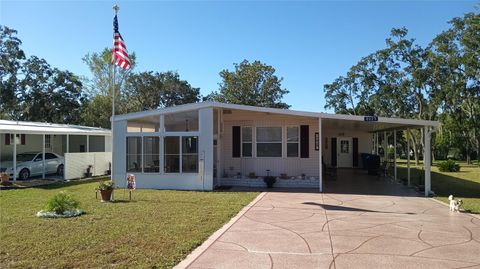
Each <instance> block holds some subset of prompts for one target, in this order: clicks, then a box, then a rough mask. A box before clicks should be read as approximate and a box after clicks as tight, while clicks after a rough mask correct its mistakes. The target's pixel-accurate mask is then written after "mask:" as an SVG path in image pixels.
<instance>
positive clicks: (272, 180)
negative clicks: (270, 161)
mask: <svg viewBox="0 0 480 269" xmlns="http://www.w3.org/2000/svg"><path fill="white" fill-rule="evenodd" d="M263 182H265V184H267V188H273V184H275V182H277V179H276V178H275V177H274V176H266V177H264V178H263Z"/></svg>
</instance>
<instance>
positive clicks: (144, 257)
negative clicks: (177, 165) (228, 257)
mask: <svg viewBox="0 0 480 269" xmlns="http://www.w3.org/2000/svg"><path fill="white" fill-rule="evenodd" d="M97 185H98V183H97V182H91V181H90V182H83V183H80V182H74V183H67V184H65V183H62V184H56V185H52V186H49V187H44V188H31V189H22V190H8V191H7V190H5V191H4V190H2V191H0V264H1V266H0V267H16V268H39V267H42V268H91V267H95V268H98V267H110V266H115V267H120V268H147V267H148V268H171V267H172V266H174V265H175V264H177V263H178V262H180V261H181V260H182V259H183V258H184V257H186V255H187V254H188V253H190V251H192V250H193V249H194V248H195V247H197V246H198V245H200V244H201V243H202V242H203V241H204V240H205V239H207V238H208V237H209V236H210V235H211V234H212V233H213V232H214V231H216V230H217V229H218V228H220V227H221V226H222V225H223V224H224V223H226V222H227V221H228V220H229V219H230V218H231V217H233V216H234V215H235V214H237V213H238V211H240V209H241V208H243V207H244V206H245V205H247V204H248V203H249V202H250V201H252V200H253V199H254V198H255V197H256V196H257V195H258V193H253V192H195V191H161V190H136V191H135V192H134V195H133V196H134V200H133V201H131V202H128V201H126V200H123V190H116V191H115V198H116V200H117V202H114V203H101V202H100V201H99V200H95V193H94V189H95V188H96V186H97ZM62 190H65V191H68V192H69V193H70V194H71V195H72V196H74V197H75V198H77V199H78V200H79V201H80V203H81V208H82V209H84V210H85V211H86V212H87V213H86V214H85V215H83V216H81V217H77V218H71V219H40V218H37V217H36V216H35V213H36V212H37V211H39V210H40V209H41V208H42V206H43V204H44V203H45V201H46V200H47V199H48V197H50V196H52V195H53V194H55V193H57V192H59V191H62ZM125 197H127V196H125ZM122 200H123V201H122Z"/></svg>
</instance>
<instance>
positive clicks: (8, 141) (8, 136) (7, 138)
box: [5, 134, 10, 145]
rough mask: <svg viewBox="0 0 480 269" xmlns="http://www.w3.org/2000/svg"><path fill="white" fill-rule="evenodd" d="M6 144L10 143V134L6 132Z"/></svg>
mask: <svg viewBox="0 0 480 269" xmlns="http://www.w3.org/2000/svg"><path fill="white" fill-rule="evenodd" d="M5 145H10V134H5Z"/></svg>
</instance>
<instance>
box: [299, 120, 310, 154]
mask: <svg viewBox="0 0 480 269" xmlns="http://www.w3.org/2000/svg"><path fill="white" fill-rule="evenodd" d="M308 142H309V139H308V125H300V158H308V157H309V146H308Z"/></svg>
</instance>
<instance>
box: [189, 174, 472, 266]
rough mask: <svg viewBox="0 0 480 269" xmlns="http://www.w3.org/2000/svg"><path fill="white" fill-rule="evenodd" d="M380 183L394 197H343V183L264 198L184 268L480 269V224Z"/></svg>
mask: <svg viewBox="0 0 480 269" xmlns="http://www.w3.org/2000/svg"><path fill="white" fill-rule="evenodd" d="M343 183H348V182H346V181H344V182H343ZM350 183H351V182H350ZM370 183H371V182H370ZM377 183H378V186H376V187H372V190H373V189H377V188H384V189H385V190H386V192H387V193H389V195H382V194H381V191H379V190H376V191H373V194H355V193H352V191H348V187H345V190H346V191H345V193H338V192H341V191H340V190H342V189H341V188H340V187H339V185H343V184H340V183H332V184H331V186H330V187H331V188H330V190H331V189H332V188H333V189H335V188H337V189H336V191H337V193H328V189H329V188H327V192H326V193H323V194H321V193H307V192H268V193H263V194H262V196H261V197H260V198H259V199H257V201H255V203H254V204H251V206H250V207H249V208H246V209H245V210H244V212H243V215H241V216H239V218H238V219H235V220H234V221H232V223H233V224H232V225H231V226H229V227H228V226H227V227H225V228H224V230H222V231H219V233H218V234H217V236H218V238H213V239H212V240H210V242H208V243H207V244H206V245H204V246H203V249H200V251H197V252H196V253H195V254H194V255H191V256H189V257H188V258H187V260H186V261H184V262H183V263H182V264H181V266H186V267H188V268H192V269H193V268H197V269H198V268H402V269H404V268H422V269H425V268H480V219H478V218H476V217H472V216H470V215H468V214H462V213H451V212H449V211H448V207H446V206H445V205H443V204H440V203H439V202H436V201H433V200H432V199H428V198H423V197H416V196H413V193H411V192H409V191H408V190H406V188H403V187H400V186H399V185H396V184H389V183H385V182H383V181H379V182H377ZM328 184H329V183H327V186H328ZM347 185H348V184H347ZM373 185H375V184H374V183H372V186H373ZM390 185H393V186H390ZM394 189H396V190H397V193H394V192H392V193H390V192H391V191H392V190H394ZM396 194H398V195H396ZM217 236H216V237H217Z"/></svg>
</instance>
